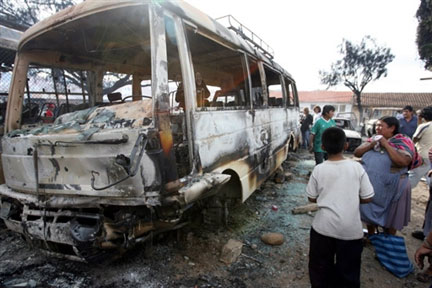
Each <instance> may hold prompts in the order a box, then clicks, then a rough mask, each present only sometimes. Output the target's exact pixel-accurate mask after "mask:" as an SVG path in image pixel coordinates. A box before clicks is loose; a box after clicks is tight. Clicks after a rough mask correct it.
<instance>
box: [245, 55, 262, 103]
mask: <svg viewBox="0 0 432 288" xmlns="http://www.w3.org/2000/svg"><path fill="white" fill-rule="evenodd" d="M248 60H249V61H248V63H249V73H250V77H251V82H252V101H253V107H254V108H259V107H262V106H263V105H264V95H263V90H262V84H261V76H260V72H259V68H258V63H257V62H256V61H255V60H253V59H248Z"/></svg>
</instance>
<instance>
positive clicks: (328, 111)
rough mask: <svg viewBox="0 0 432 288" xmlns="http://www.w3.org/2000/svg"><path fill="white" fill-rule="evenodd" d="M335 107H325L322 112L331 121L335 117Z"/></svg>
mask: <svg viewBox="0 0 432 288" xmlns="http://www.w3.org/2000/svg"><path fill="white" fill-rule="evenodd" d="M335 110H336V109H335V107H334V106H332V105H325V106H324V107H323V110H322V116H323V117H324V118H327V119H331V118H333V116H334V112H335Z"/></svg>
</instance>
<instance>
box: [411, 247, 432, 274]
mask: <svg viewBox="0 0 432 288" xmlns="http://www.w3.org/2000/svg"><path fill="white" fill-rule="evenodd" d="M431 253H432V250H430V249H428V248H426V247H424V246H423V245H422V246H420V248H418V249H417V251H416V252H415V254H414V259H415V262H416V264H417V266H418V267H419V268H420V269H423V268H424V258H425V257H426V256H429V255H430V254H431ZM429 261H430V259H429Z"/></svg>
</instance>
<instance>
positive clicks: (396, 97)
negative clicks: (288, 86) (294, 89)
mask: <svg viewBox="0 0 432 288" xmlns="http://www.w3.org/2000/svg"><path fill="white" fill-rule="evenodd" d="M298 95H299V100H300V102H309V103H313V102H328V103H347V104H348V103H353V100H355V98H354V97H353V93H352V92H351V91H349V92H346V91H328V90H316V91H299V92H298ZM354 104H355V102H354ZM362 105H363V106H364V107H401V108H402V107H404V106H406V105H411V106H413V107H414V109H421V108H423V107H426V106H430V105H432V93H393V92H386V93H366V92H364V93H363V94H362Z"/></svg>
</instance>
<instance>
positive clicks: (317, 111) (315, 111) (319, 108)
mask: <svg viewBox="0 0 432 288" xmlns="http://www.w3.org/2000/svg"><path fill="white" fill-rule="evenodd" d="M313 111H314V113H315V114H318V113H321V107H320V106H318V105H315V106H314V107H313Z"/></svg>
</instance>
